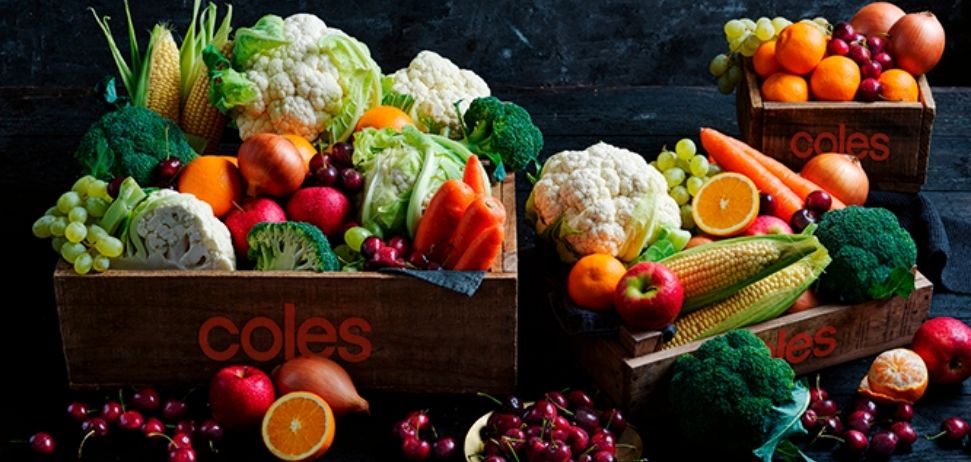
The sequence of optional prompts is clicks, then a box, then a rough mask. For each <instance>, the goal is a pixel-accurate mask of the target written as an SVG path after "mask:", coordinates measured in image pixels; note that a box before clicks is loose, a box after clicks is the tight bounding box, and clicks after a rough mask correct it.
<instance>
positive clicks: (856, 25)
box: [850, 2, 905, 58]
mask: <svg viewBox="0 0 971 462" xmlns="http://www.w3.org/2000/svg"><path fill="white" fill-rule="evenodd" d="M904 14H905V13H904V10H901V9H900V7H898V6H897V5H894V4H893V3H887V2H873V3H870V4H868V5H866V6H864V7H863V8H860V10H859V11H857V12H856V14H854V15H853V19H851V20H850V25H851V26H853V30H854V31H855V32H858V33H860V34H863V35H867V36H871V35H887V33H888V32H890V28H891V27H893V25H894V23H896V22H897V21H898V20H899V19H900V18H902V17H903V16H904ZM895 58H896V56H895Z"/></svg>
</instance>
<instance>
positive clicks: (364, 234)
mask: <svg viewBox="0 0 971 462" xmlns="http://www.w3.org/2000/svg"><path fill="white" fill-rule="evenodd" d="M373 235H374V233H372V232H371V230H369V229H367V228H364V227H362V226H355V227H353V228H350V229H348V230H347V231H345V232H344V242H346V243H347V246H348V247H350V248H351V250H353V251H355V252H360V251H361V244H363V243H364V240H365V239H367V238H369V237H371V236H373Z"/></svg>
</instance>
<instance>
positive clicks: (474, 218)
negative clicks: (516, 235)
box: [443, 196, 506, 268]
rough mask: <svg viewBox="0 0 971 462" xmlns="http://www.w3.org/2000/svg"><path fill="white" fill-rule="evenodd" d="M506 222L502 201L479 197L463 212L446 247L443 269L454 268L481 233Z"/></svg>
mask: <svg viewBox="0 0 971 462" xmlns="http://www.w3.org/2000/svg"><path fill="white" fill-rule="evenodd" d="M505 222H506V208H505V207H504V206H503V205H502V201H500V200H499V199H497V198H495V197H492V196H479V197H477V198H476V199H475V200H474V201H472V203H471V204H469V208H467V209H466V210H465V214H463V215H462V219H461V220H460V221H459V224H458V227H457V228H455V233H454V234H452V239H451V240H450V241H449V245H448V257H447V258H446V259H445V264H444V265H443V266H444V267H445V268H454V267H455V265H456V264H457V263H458V261H459V259H460V258H462V254H463V253H465V251H466V250H468V248H469V247H471V246H472V242H474V241H475V240H476V239H477V238H478V237H479V236H480V235H482V233H483V232H485V231H486V230H487V229H489V228H491V227H493V226H502V225H503V224H504V223H505Z"/></svg>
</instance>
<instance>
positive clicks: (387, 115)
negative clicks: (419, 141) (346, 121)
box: [354, 106, 415, 132]
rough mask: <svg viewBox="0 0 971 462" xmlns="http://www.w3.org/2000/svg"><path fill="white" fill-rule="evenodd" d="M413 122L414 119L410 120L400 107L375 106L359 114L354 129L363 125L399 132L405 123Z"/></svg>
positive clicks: (410, 123) (358, 128)
mask: <svg viewBox="0 0 971 462" xmlns="http://www.w3.org/2000/svg"><path fill="white" fill-rule="evenodd" d="M414 124H415V121H413V120H411V116H409V115H408V114H407V113H406V112H405V111H402V110H401V109H398V108H396V107H394V106H376V107H373V108H371V109H368V110H367V111H366V112H364V114H361V118H360V119H359V120H358V121H357V125H356V126H355V127H354V130H355V131H358V130H362V129H364V128H365V127H373V128H377V129H379V130H380V129H382V128H393V129H394V130H395V131H396V132H400V131H401V129H402V128H405V125H414Z"/></svg>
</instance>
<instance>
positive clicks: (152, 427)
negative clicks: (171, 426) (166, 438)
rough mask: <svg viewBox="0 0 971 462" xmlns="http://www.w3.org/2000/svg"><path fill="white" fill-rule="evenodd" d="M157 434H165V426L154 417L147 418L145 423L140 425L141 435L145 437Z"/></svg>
mask: <svg viewBox="0 0 971 462" xmlns="http://www.w3.org/2000/svg"><path fill="white" fill-rule="evenodd" d="M158 433H165V424H163V423H162V421H161V420H158V419H156V418H155V417H149V418H148V419H146V420H145V423H144V424H142V434H143V435H145V436H152V435H154V434H158Z"/></svg>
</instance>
